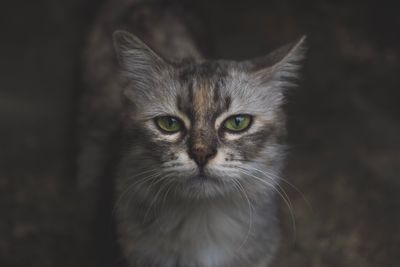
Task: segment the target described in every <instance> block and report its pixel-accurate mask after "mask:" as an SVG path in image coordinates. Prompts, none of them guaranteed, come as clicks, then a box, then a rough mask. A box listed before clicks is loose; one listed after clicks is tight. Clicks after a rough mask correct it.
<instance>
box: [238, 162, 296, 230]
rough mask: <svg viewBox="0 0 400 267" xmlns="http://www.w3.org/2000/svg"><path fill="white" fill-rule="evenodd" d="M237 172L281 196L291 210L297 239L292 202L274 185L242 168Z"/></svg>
mask: <svg viewBox="0 0 400 267" xmlns="http://www.w3.org/2000/svg"><path fill="white" fill-rule="evenodd" d="M237 170H239V171H240V172H242V173H243V174H245V175H247V176H249V177H252V178H254V179H256V180H257V181H259V182H261V183H263V184H265V185H267V186H269V187H270V188H271V189H272V190H274V191H275V192H276V193H278V194H279V196H280V197H281V198H282V199H283V201H284V202H285V204H286V205H287V207H288V209H289V213H290V217H291V219H292V226H293V232H294V236H295V237H296V222H295V217H294V213H293V210H292V207H291V205H290V202H289V201H288V200H287V199H286V198H285V196H284V195H283V194H282V193H281V192H280V191H279V190H278V189H277V188H275V187H274V185H273V184H271V183H268V182H267V181H264V180H263V179H261V178H260V177H258V176H255V175H253V174H252V173H250V172H247V171H245V170H243V169H242V168H237Z"/></svg>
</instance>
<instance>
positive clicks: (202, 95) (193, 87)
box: [114, 31, 304, 198]
mask: <svg viewBox="0 0 400 267" xmlns="http://www.w3.org/2000/svg"><path fill="white" fill-rule="evenodd" d="M114 43H115V47H116V50H117V56H118V58H119V61H120V63H121V66H122V68H123V71H124V73H125V77H126V78H127V79H126V81H127V84H126V86H125V89H124V92H123V93H124V95H125V97H126V99H127V105H126V109H127V116H126V118H125V126H126V128H128V129H129V130H130V131H129V133H128V135H130V137H131V138H130V142H129V143H128V144H127V145H126V146H127V147H126V151H127V153H126V156H125V159H124V164H125V166H124V168H125V169H127V170H128V171H126V175H127V177H128V178H132V179H131V180H132V181H136V182H137V184H140V185H141V186H142V187H146V186H147V189H148V187H149V186H154V187H155V188H157V190H162V188H164V190H169V189H171V187H173V188H174V190H173V191H174V192H175V193H176V194H179V195H183V196H186V197H198V198H201V197H206V196H208V197H211V196H217V195H221V194H228V193H230V192H237V191H239V190H246V191H248V193H250V191H254V192H256V191H262V190H265V187H268V186H272V185H273V184H274V183H275V182H276V180H277V176H278V175H279V171H280V169H281V166H282V160H283V154H284V145H283V144H282V137H284V135H285V118H284V114H283V111H282V104H283V102H284V93H285V89H286V88H288V87H290V86H291V85H292V82H293V80H294V78H295V77H296V74H297V73H296V72H297V70H298V62H299V60H301V59H302V57H303V43H304V38H302V39H301V40H300V41H299V42H298V43H296V44H294V45H290V46H286V47H283V48H281V49H279V50H277V51H276V52H274V53H272V54H270V55H269V56H266V57H264V58H259V59H255V60H250V61H244V62H235V61H225V60H218V61H207V60H205V61H202V62H194V61H190V60H187V61H182V62H178V63H177V62H174V63H172V62H168V61H167V60H165V59H163V58H162V57H161V56H160V55H158V54H157V53H156V52H154V51H153V50H152V49H150V48H149V47H148V46H147V45H146V44H144V43H143V42H142V41H141V40H140V39H138V38H137V37H135V36H133V35H131V34H129V33H127V32H123V31H118V32H116V33H115V34H114ZM146 179H147V182H146ZM140 180H142V182H140ZM254 192H253V193H254Z"/></svg>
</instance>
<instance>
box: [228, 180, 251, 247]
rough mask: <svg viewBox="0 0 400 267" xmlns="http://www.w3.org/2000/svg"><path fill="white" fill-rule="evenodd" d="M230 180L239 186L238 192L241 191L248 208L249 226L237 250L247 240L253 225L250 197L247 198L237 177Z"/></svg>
mask: <svg viewBox="0 0 400 267" xmlns="http://www.w3.org/2000/svg"><path fill="white" fill-rule="evenodd" d="M232 181H233V183H234V184H235V185H236V186H237V187H238V188H239V192H240V194H242V193H243V195H244V197H245V198H246V201H247V205H248V209H249V223H248V224H249V228H248V230H247V234H246V236H245V238H244V239H243V241H242V243H241V244H240V246H239V247H238V248H237V249H236V251H238V250H240V249H241V248H242V247H243V246H244V245H245V244H246V242H247V240H248V238H249V236H250V233H251V228H252V226H253V206H252V205H251V202H250V199H249V197H248V196H247V194H246V191H245V190H244V188H243V186H242V184H241V183H240V181H239V180H237V179H233V180H232ZM236 186H235V187H236Z"/></svg>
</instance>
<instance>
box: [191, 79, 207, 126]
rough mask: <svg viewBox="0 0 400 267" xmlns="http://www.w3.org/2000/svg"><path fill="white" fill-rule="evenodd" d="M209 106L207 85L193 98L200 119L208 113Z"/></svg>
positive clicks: (202, 86) (201, 87)
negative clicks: (207, 105) (207, 107)
mask: <svg viewBox="0 0 400 267" xmlns="http://www.w3.org/2000/svg"><path fill="white" fill-rule="evenodd" d="M206 104H207V89H206V85H201V86H200V87H198V88H197V90H196V92H195V94H194V98H193V108H194V110H195V112H196V113H197V114H198V116H199V118H201V117H202V116H204V114H205V113H206ZM200 116H201V117H200Z"/></svg>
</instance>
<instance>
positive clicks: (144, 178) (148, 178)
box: [112, 169, 160, 214]
mask: <svg viewBox="0 0 400 267" xmlns="http://www.w3.org/2000/svg"><path fill="white" fill-rule="evenodd" d="M151 171H152V172H155V173H153V174H150V175H148V176H145V177H143V178H141V179H139V180H137V181H135V182H134V183H132V184H130V185H129V186H128V187H127V188H126V189H125V190H124V191H123V192H122V193H121V195H120V196H119V197H118V199H117V201H116V202H115V205H114V208H113V211H112V213H113V214H114V213H115V211H116V209H118V206H119V204H120V203H121V201H122V200H123V199H124V198H125V197H126V196H127V194H128V193H129V192H130V191H131V190H133V188H134V187H135V186H137V185H139V184H143V183H145V182H147V181H149V180H152V179H154V178H156V177H157V176H159V175H160V174H159V173H157V170H156V169H154V170H149V171H146V172H142V173H139V174H137V175H135V176H132V177H131V179H132V178H134V177H138V176H140V175H142V174H145V173H149V172H151Z"/></svg>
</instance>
